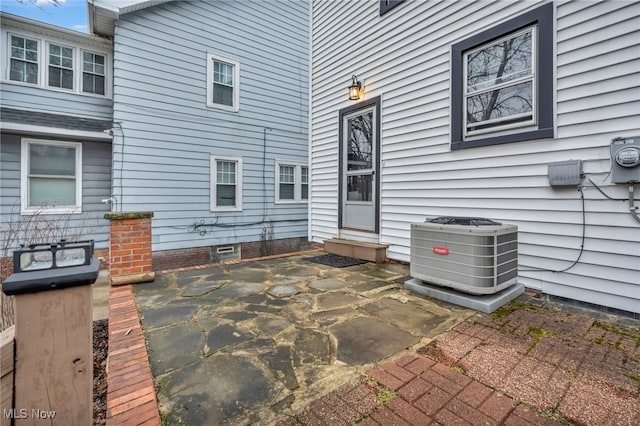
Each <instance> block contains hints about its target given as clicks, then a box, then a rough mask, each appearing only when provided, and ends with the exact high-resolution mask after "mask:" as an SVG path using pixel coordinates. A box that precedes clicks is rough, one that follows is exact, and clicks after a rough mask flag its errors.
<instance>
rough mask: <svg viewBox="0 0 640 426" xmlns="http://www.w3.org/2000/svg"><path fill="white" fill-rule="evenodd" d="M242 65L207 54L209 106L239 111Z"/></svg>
mask: <svg viewBox="0 0 640 426" xmlns="http://www.w3.org/2000/svg"><path fill="white" fill-rule="evenodd" d="M239 80H240V64H239V63H238V62H237V61H233V60H231V59H225V58H222V57H219V56H215V55H213V54H211V53H209V54H207V106H208V107H212V108H221V109H226V110H230V111H238V109H239V100H240V84H239Z"/></svg>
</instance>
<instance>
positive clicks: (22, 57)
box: [9, 35, 39, 84]
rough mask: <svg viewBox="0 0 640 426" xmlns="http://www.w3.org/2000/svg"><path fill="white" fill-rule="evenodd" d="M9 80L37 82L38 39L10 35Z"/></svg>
mask: <svg viewBox="0 0 640 426" xmlns="http://www.w3.org/2000/svg"><path fill="white" fill-rule="evenodd" d="M10 38H11V58H10V65H9V68H10V71H9V80H13V81H20V82H22V83H31V84H38V57H39V55H38V40H32V39H30V38H26V37H20V36H17V35H11V36H10Z"/></svg>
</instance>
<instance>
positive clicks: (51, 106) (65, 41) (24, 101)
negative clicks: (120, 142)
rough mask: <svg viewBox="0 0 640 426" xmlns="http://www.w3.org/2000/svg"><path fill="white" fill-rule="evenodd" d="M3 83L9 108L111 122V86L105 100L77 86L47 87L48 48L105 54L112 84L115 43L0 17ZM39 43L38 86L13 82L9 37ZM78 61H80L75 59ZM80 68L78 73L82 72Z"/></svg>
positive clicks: (107, 72) (1, 74)
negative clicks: (83, 91)
mask: <svg viewBox="0 0 640 426" xmlns="http://www.w3.org/2000/svg"><path fill="white" fill-rule="evenodd" d="M0 22H1V23H2V25H0V27H1V28H2V30H1V31H0V43H1V44H0V45H1V46H2V49H1V51H2V54H1V55H0V70H1V73H0V81H1V82H2V106H3V107H5V108H16V109H24V110H27V111H42V112H47V113H54V114H61V115H73V116H81V117H87V118H94V119H100V120H111V115H112V101H111V93H110V84H107V93H106V94H105V95H104V96H101V95H93V94H86V93H82V92H81V91H80V90H79V88H78V87H77V86H76V87H75V88H74V89H75V90H66V89H57V88H52V87H48V86H47V85H46V75H45V74H46V44H47V43H48V42H55V43H58V44H60V45H63V46H69V47H73V48H75V49H76V55H77V54H78V53H79V52H80V50H81V49H84V50H87V51H90V52H96V53H102V54H104V55H105V56H106V58H105V59H106V61H105V62H106V64H107V70H106V79H107V81H109V82H110V81H111V77H112V74H111V68H110V67H109V64H110V63H111V59H112V58H111V50H112V49H111V43H110V42H109V41H107V40H105V39H101V38H99V37H93V36H88V35H86V34H82V33H79V32H76V31H70V30H65V29H62V28H57V27H52V26H50V25H47V24H38V25H34V22H33V21H29V22H27V21H26V20H23V19H20V18H16V17H12V16H8V15H0ZM10 34H14V35H17V36H21V37H27V38H29V39H33V40H37V41H38V45H39V46H38V47H39V55H40V63H39V67H40V69H39V71H40V78H39V82H38V84H28V83H21V82H16V81H11V80H9V74H8V73H9V65H8V59H9V56H8V54H7V52H9V44H10V40H9V35H10ZM75 59H76V60H77V59H78V58H75ZM79 67H80V65H78V67H77V68H76V69H75V70H74V71H75V72H76V73H77V72H80V68H79Z"/></svg>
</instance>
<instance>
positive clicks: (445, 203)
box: [310, 0, 640, 312]
mask: <svg viewBox="0 0 640 426" xmlns="http://www.w3.org/2000/svg"><path fill="white" fill-rule="evenodd" d="M542 3H544V2H508V1H494V2H471V3H469V2H446V1H443V2H420V1H416V2H405V3H403V4H402V5H401V6H399V7H398V8H396V9H394V10H393V11H391V12H390V13H388V14H386V15H384V16H383V17H380V16H379V15H378V5H377V2H340V3H339V4H337V3H336V2H333V1H322V0H317V1H314V3H313V11H312V15H313V28H312V49H313V59H312V69H313V70H314V77H313V82H312V87H313V92H312V107H311V108H312V116H311V149H310V150H311V151H310V152H311V159H310V161H311V163H312V172H311V173H312V177H311V179H312V181H311V185H312V188H313V191H312V204H311V208H310V213H311V217H310V219H311V235H312V240H313V241H317V242H321V241H324V240H325V239H327V238H332V237H335V236H336V235H338V234H339V230H338V228H337V214H338V211H337V178H336V176H337V164H338V152H337V146H336V140H337V138H338V119H337V117H338V115H337V111H338V110H339V109H341V108H344V107H346V106H348V105H351V103H350V102H349V101H348V100H347V95H346V87H347V86H348V84H349V78H350V76H351V75H352V74H357V75H358V77H359V78H360V79H362V80H364V87H365V92H364V93H365V94H364V97H365V99H368V98H370V97H375V96H381V97H382V112H381V115H382V117H381V126H382V153H381V160H382V169H381V170H382V173H381V174H382V176H381V179H382V180H381V194H380V196H381V223H380V225H381V232H380V235H379V241H381V242H384V243H388V244H389V245H390V246H389V253H388V255H389V257H391V258H393V259H398V260H403V261H408V260H409V247H410V228H409V226H410V223H412V222H422V221H424V220H425V217H427V216H439V215H460V216H483V217H489V218H492V219H496V220H499V221H503V222H506V223H513V224H516V225H518V227H519V241H520V244H519V266H520V268H521V273H520V277H519V278H520V281H521V282H523V283H524V284H525V285H527V286H528V287H531V288H536V289H540V290H542V291H544V292H546V293H549V294H553V295H558V296H562V297H569V298H573V299H577V300H582V301H586V302H589V303H595V304H601V305H605V306H612V307H616V308H619V309H624V310H627V311H632V312H640V269H639V265H640V262H638V256H639V255H640V244H639V241H640V227H639V226H638V223H637V222H635V221H634V220H633V218H632V217H631V215H630V214H629V212H628V207H627V205H626V204H625V203H621V202H616V201H610V200H607V199H605V198H604V197H603V196H602V195H601V194H599V193H598V192H597V191H596V190H595V189H594V188H592V187H589V184H587V185H588V186H587V188H585V190H584V193H585V198H586V222H587V227H586V242H585V247H584V253H583V254H582V257H581V259H580V262H579V263H578V264H577V265H576V266H575V267H573V268H571V269H570V270H568V271H567V272H564V273H553V272H545V271H542V270H540V271H533V270H532V269H535V268H542V269H563V268H565V267H567V266H569V265H571V263H572V262H573V261H574V260H575V259H576V258H577V257H578V254H579V252H580V243H581V235H582V213H581V202H580V198H579V194H578V192H577V191H576V190H575V189H555V190H554V189H552V188H550V187H549V185H548V180H547V165H548V164H549V163H550V162H554V161H562V160H569V159H581V160H583V163H584V171H585V173H586V174H587V175H588V176H590V177H591V178H592V179H593V180H594V181H596V182H598V183H599V184H600V185H602V186H603V187H604V189H605V191H607V192H608V193H609V194H610V195H611V196H613V197H616V198H625V197H626V195H627V194H626V190H627V186H626V185H615V184H612V183H610V182H611V181H610V179H608V171H609V166H610V161H609V151H608V148H609V143H610V141H611V139H613V138H615V137H620V136H623V137H628V136H635V135H640V127H639V123H640V115H639V114H638V112H639V111H640V79H638V69H640V57H639V55H638V52H639V51H640V38H638V32H637V29H638V28H640V3H638V2H631V1H629V2H615V1H611V2H597V3H596V2H587V1H576V2H557V3H555V5H556V7H555V22H554V26H555V29H556V34H555V65H554V77H555V81H554V84H555V94H554V95H555V108H556V111H555V117H554V119H555V124H556V137H555V138H554V139H552V140H539V141H525V142H520V143H513V144H506V145H499V146H488V147H481V148H473V149H464V150H459V151H455V152H454V151H451V149H450V142H451V138H450V108H449V107H450V78H451V77H450V76H451V74H450V66H449V63H450V59H451V53H450V49H451V45H452V44H454V43H456V42H458V41H461V40H464V39H466V38H468V37H470V36H472V35H474V34H476V33H478V32H480V31H482V30H485V29H487V28H490V27H493V26H494V25H496V24H498V23H500V22H503V21H505V20H508V19H510V18H513V17H515V16H518V15H520V14H521V13H523V12H526V11H528V10H531V9H533V8H534V7H536V6H538V5H540V4H542ZM354 13H357V15H358V23H359V25H358V26H357V27H353V26H352V25H349V24H348V19H349V17H350V16H352V15H353V14H354ZM345 40H348V41H347V42H345ZM349 52H358V54H357V55H352V54H350V53H349ZM636 198H640V195H639V194H638V189H636ZM636 205H637V203H636Z"/></svg>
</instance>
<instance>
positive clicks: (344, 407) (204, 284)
mask: <svg viewBox="0 0 640 426" xmlns="http://www.w3.org/2000/svg"><path fill="white" fill-rule="evenodd" d="M318 254H319V253H313V254H307V255H298V256H292V257H285V258H279V259H272V260H264V261H259V262H248V263H242V264H238V265H224V266H216V267H209V268H203V269H192V270H188V271H181V272H173V273H165V274H160V275H159V276H158V277H157V278H156V281H155V282H154V283H149V284H140V285H136V286H134V287H133V291H134V293H135V304H136V307H137V309H138V311H139V313H140V318H141V319H142V326H143V330H144V337H145V338H146V340H147V346H148V353H149V360H150V363H151V371H152V372H153V380H154V382H155V389H156V392H157V396H158V402H159V406H160V414H161V416H162V419H163V423H164V424H168V425H177V424H182V425H205V424H209V425H216V424H278V425H296V424H307V425H315V424H317V425H334V424H335V425H339V424H353V423H359V424H363V425H365V424H382V425H396V424H398V425H402V424H411V425H423V424H431V423H433V424H473V425H476V424H569V422H577V423H579V424H586V425H600V424H616V425H617V424H620V425H624V424H629V425H635V424H640V398H639V394H638V387H639V379H640V331H639V329H638V322H637V321H633V320H624V319H620V318H616V317H608V316H606V315H603V314H600V315H594V314H588V315H585V312H567V311H566V310H559V309H557V308H556V307H554V306H551V305H548V304H544V303H541V301H540V300H538V299H534V298H531V297H525V296H522V297H520V298H519V299H518V300H516V301H515V302H513V303H511V304H509V305H507V306H506V307H504V308H503V309H500V310H498V311H497V312H495V313H494V314H492V315H485V314H478V313H475V312H473V311H469V310H466V309H462V308H459V307H456V306H452V305H449V304H446V303H443V302H438V301H433V300H428V299H426V298H424V297H422V296H419V295H415V294H412V293H409V292H407V291H406V290H404V289H402V283H403V282H404V280H405V279H406V278H407V274H408V268H407V267H406V266H405V265H399V264H381V265H375V264H370V263H368V264H365V265H360V266H351V267H347V268H342V269H339V268H333V267H328V266H324V265H319V264H316V263H312V262H309V261H308V260H306V259H305V258H307V257H310V256H315V255H318ZM129 288H131V287H129ZM121 292H122V291H121ZM120 296H124V293H122V294H120ZM128 297H130V298H131V303H133V297H131V296H128ZM123 300H124V299H121V300H120V302H122V301H123ZM128 315H129V316H132V317H133V316H135V310H134V311H133V313H132V312H131V311H129V314H128ZM130 320H132V321H133V320H137V316H136V317H135V318H130ZM110 321H111V314H110ZM120 321H125V318H120ZM122 324H127V323H126V321H125V322H122ZM110 332H111V331H110ZM131 334H133V333H131ZM121 349H122V347H121ZM111 351H112V349H111V348H110V353H111ZM143 361H144V360H142V359H140V361H139V362H140V363H142V364H145V363H144V362H143ZM147 365H148V364H147ZM143 368H144V365H143ZM113 374H118V373H117V369H116V371H114V370H113V369H110V371H109V375H110V376H111V375H113ZM110 383H111V382H110ZM145 388H148V385H145ZM147 390H148V389H147ZM135 391H136V390H135V389H133V390H132V392H135ZM138 391H139V390H138ZM147 394H148V393H147ZM147 394H145V395H147ZM122 400H123V401H124V398H122ZM131 424H135V423H131ZM149 424H152V423H149Z"/></svg>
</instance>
